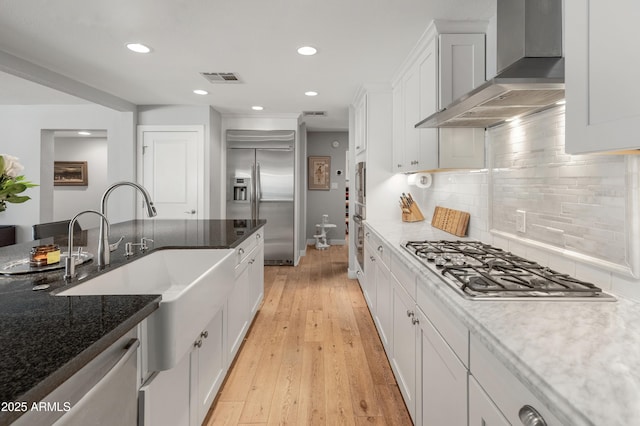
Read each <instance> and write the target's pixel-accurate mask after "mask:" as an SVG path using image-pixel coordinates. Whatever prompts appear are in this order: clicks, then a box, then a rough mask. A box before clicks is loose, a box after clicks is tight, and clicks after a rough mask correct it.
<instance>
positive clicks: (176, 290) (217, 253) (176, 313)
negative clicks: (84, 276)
mask: <svg viewBox="0 0 640 426" xmlns="http://www.w3.org/2000/svg"><path fill="white" fill-rule="evenodd" d="M233 253H234V250H232V249H183V250H159V251H156V252H153V253H151V254H148V255H147V256H144V257H142V258H140V259H138V260H135V261H133V262H131V263H128V264H126V265H123V266H120V267H118V268H115V269H114V270H112V271H109V272H107V273H105V274H102V275H99V276H97V277H95V278H91V279H89V280H87V281H86V282H83V283H80V284H78V285H76V286H74V287H72V288H69V289H68V290H64V291H61V292H59V293H57V294H56V296H95V295H127V294H160V295H162V300H161V301H160V307H159V308H158V309H157V310H156V311H155V312H154V313H153V314H151V315H150V316H149V317H148V318H147V321H146V338H147V342H148V348H149V351H148V354H149V369H150V371H156V370H168V369H170V368H173V367H174V366H175V365H176V364H177V363H178V361H180V359H181V358H182V357H183V356H184V355H185V354H186V353H187V352H189V351H190V350H191V347H192V345H193V342H194V341H195V340H196V339H197V337H198V336H199V335H200V333H201V332H202V330H203V328H204V327H205V326H206V325H207V323H208V322H209V321H210V319H211V318H212V317H213V316H214V315H215V313H216V312H217V311H218V310H220V309H221V308H222V305H223V304H224V302H225V300H226V298H227V295H228V294H229V292H230V291H231V289H232V287H233V282H234V267H235V257H234V256H233ZM143 338H144V336H143Z"/></svg>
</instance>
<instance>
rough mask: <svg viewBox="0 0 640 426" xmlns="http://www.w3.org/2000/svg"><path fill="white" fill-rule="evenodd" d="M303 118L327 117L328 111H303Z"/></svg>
mask: <svg viewBox="0 0 640 426" xmlns="http://www.w3.org/2000/svg"><path fill="white" fill-rule="evenodd" d="M302 116H303V117H326V116H327V111H302Z"/></svg>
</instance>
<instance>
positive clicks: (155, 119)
mask: <svg viewBox="0 0 640 426" xmlns="http://www.w3.org/2000/svg"><path fill="white" fill-rule="evenodd" d="M138 125H147V126H160V125H164V126H188V125H201V126H204V138H205V140H204V152H203V153H202V155H203V156H204V164H203V168H204V188H203V192H204V200H203V204H204V206H205V207H204V208H205V212H204V214H203V215H202V216H200V217H201V218H202V219H219V218H222V217H223V213H222V212H223V204H224V203H222V201H221V200H222V198H221V197H222V193H221V191H222V189H221V185H220V182H221V180H220V175H219V171H220V169H221V168H222V166H223V158H224V157H223V156H222V154H221V153H222V138H221V126H222V118H221V115H220V113H219V112H218V111H216V110H215V109H213V108H211V107H210V106H208V105H141V106H139V107H138Z"/></svg>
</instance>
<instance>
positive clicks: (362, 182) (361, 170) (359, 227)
mask: <svg viewBox="0 0 640 426" xmlns="http://www.w3.org/2000/svg"><path fill="white" fill-rule="evenodd" d="M355 178H356V179H355V181H356V188H355V189H356V202H355V211H354V214H353V222H354V225H355V226H354V231H355V232H354V235H355V246H356V261H357V262H358V264H359V265H360V269H361V270H364V223H362V221H363V220H365V219H366V217H367V215H366V200H367V167H366V163H365V162H364V161H361V162H359V163H357V164H356V176H355Z"/></svg>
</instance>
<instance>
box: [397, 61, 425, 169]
mask: <svg viewBox="0 0 640 426" xmlns="http://www.w3.org/2000/svg"><path fill="white" fill-rule="evenodd" d="M402 86H403V90H402V93H403V105H404V163H403V171H410V170H417V169H418V168H419V166H418V162H419V161H418V158H419V155H420V154H419V153H420V129H416V128H415V124H416V123H417V122H418V121H420V120H421V118H420V68H419V67H418V64H416V65H414V66H413V67H411V68H410V69H409V70H408V71H407V73H406V74H405V75H404V77H403V79H402Z"/></svg>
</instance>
